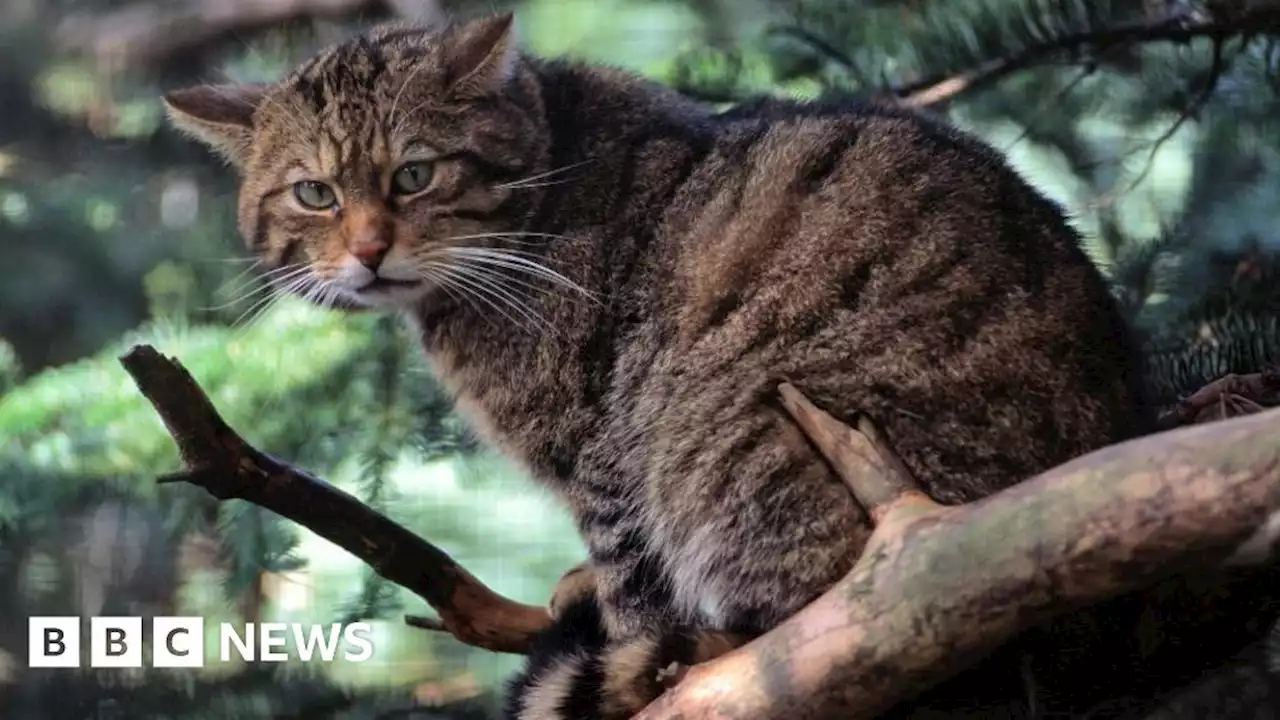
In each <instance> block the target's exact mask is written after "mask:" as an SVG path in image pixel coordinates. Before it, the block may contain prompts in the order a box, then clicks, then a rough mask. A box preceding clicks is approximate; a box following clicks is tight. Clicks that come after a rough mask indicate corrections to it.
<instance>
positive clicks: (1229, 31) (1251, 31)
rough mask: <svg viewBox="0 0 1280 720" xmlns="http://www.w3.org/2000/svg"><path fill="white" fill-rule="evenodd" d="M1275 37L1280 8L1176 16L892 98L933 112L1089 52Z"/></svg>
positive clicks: (1066, 38)
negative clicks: (1208, 16)
mask: <svg viewBox="0 0 1280 720" xmlns="http://www.w3.org/2000/svg"><path fill="white" fill-rule="evenodd" d="M1275 33H1280V9H1277V8H1274V7H1262V8H1257V9H1254V10H1250V11H1247V12H1242V13H1240V14H1239V15H1236V16H1233V17H1230V18H1225V19H1206V18H1202V17H1199V16H1192V15H1175V16H1172V17H1169V18H1165V19H1163V20H1160V21H1159V22H1135V23H1128V24H1123V25H1115V26H1112V27H1107V28H1102V29H1095V30H1086V31H1082V32H1077V33H1069V34H1066V35H1061V36H1059V37H1055V38H1050V39H1048V40H1045V41H1044V42H1040V43H1036V44H1034V45H1031V46H1029V47H1027V48H1025V49H1023V50H1022V51H1020V52H1017V53H1014V54H1013V55H1010V56H1008V57H1001V58H996V59H994V60H990V61H988V62H985V63H982V64H981V65H979V66H978V67H976V68H971V69H968V70H965V71H963V72H959V73H947V74H944V75H933V76H929V77H926V78H922V79H920V80H917V81H915V82H912V83H908V84H905V85H901V86H898V87H896V88H892V89H891V92H892V93H893V94H894V95H896V96H897V97H898V98H899V102H900V103H902V104H904V105H907V106H909V107H927V106H930V105H937V104H939V103H943V102H947V101H950V100H954V99H955V98H957V97H959V96H960V95H963V94H965V93H969V92H973V91H975V90H979V89H982V88H985V87H989V86H991V85H994V84H995V83H997V82H999V81H1000V80H1002V79H1004V78H1005V77H1008V76H1009V75H1012V74H1014V73H1016V72H1019V71H1021V70H1026V69H1028V68H1031V67H1034V66H1037V65H1043V64H1045V63H1048V62H1051V61H1054V60H1056V59H1058V58H1061V57H1064V56H1066V57H1079V56H1080V55H1082V54H1084V53H1085V51H1089V52H1090V54H1091V55H1092V56H1094V57H1097V56H1099V55H1102V54H1104V53H1106V52H1107V51H1109V50H1113V49H1115V48H1118V47H1125V46H1130V45H1137V44H1144V43H1156V42H1167V43H1187V42H1191V41H1192V40H1197V39H1202V38H1208V39H1212V40H1215V41H1218V42H1222V41H1223V40H1225V39H1226V38H1229V37H1233V36H1237V35H1265V34H1275Z"/></svg>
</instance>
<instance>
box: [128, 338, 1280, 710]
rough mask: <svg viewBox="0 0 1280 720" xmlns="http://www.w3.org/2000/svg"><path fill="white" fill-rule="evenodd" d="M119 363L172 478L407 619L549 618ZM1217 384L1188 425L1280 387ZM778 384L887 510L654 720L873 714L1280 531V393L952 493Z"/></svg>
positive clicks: (489, 636)
mask: <svg viewBox="0 0 1280 720" xmlns="http://www.w3.org/2000/svg"><path fill="white" fill-rule="evenodd" d="M121 362H122V364H123V365H124V366H125V368H126V370H128V371H129V373H130V374H131V375H132V376H133V378H134V380H135V381H136V382H137V384H138V387H139V388H140V389H141V390H142V392H143V393H144V395H146V397H147V398H148V400H150V401H151V403H152V404H153V405H154V406H155V407H156V410H157V412H159V414H160V416H161V418H162V419H163V420H164V422H165V425H166V427H167V428H168V430H169V432H170V434H171V435H173V437H174V440H175V442H176V443H177V445H178V449H179V451H180V454H181V456H182V458H183V461H184V463H185V465H186V466H187V469H186V470H185V471H184V472H182V473H177V474H174V475H170V476H166V479H167V480H169V481H174V480H182V481H186V482H192V483H195V484H198V485H200V486H201V487H204V488H206V489H207V490H208V491H209V492H210V493H212V494H213V495H215V496H216V497H219V498H224V499H225V498H240V499H244V500H247V501H249V502H253V503H256V504H258V505H260V506H262V507H265V508H267V509H270V510H273V511H275V512H277V513H279V514H281V515H283V516H284V517H287V518H289V519H291V520H293V521H295V522H298V523H299V524H301V525H304V526H306V527H308V528H310V529H312V530H314V531H315V532H317V533H319V534H320V535H322V536H324V537H326V538H328V539H329V540H331V541H333V542H335V543H336V544H338V545H340V546H341V547H343V548H345V549H347V550H348V551H350V552H352V553H353V554H355V555H356V556H357V557H359V558H361V559H362V560H364V561H365V562H366V563H368V564H369V565H370V566H372V567H373V568H374V569H375V570H376V571H377V572H378V573H379V574H381V575H382V576H383V577H385V578H387V579H388V580H391V581H392V582H396V583H398V584H400V585H402V586H404V587H406V588H409V589H410V590H412V591H414V592H416V593H418V594H419V595H420V596H422V597H423V598H424V599H426V600H427V602H428V603H430V604H431V605H432V606H433V607H434V608H436V610H437V611H438V612H439V614H440V616H441V620H440V621H435V620H430V619H422V618H409V619H408V621H409V622H410V624H413V625H416V626H419V627H426V628H430V629H443V630H445V631H447V632H450V633H451V634H453V635H454V637H456V638H458V639H459V640H460V641H462V642H464V643H467V644H470V645H475V646H478V647H483V648H487V649H491V650H498V651H507V652H526V651H527V649H528V647H529V645H530V641H531V639H532V637H533V636H534V635H535V634H536V633H537V632H539V631H540V630H542V629H544V628H546V627H547V626H548V625H549V623H550V618H549V614H548V613H547V611H546V610H544V609H542V608H539V607H532V606H528V605H523V604H520V603H516V602H514V601H511V600H508V599H506V598H503V597H501V596H498V595H497V594H496V593H494V592H493V591H492V590H490V589H489V588H487V587H486V586H484V585H483V584H482V583H481V582H480V581H479V580H477V579H476V578H475V577H473V576H472V575H470V574H469V573H467V572H466V570H464V569H463V568H461V567H460V566H458V565H457V563H455V562H454V561H453V560H452V559H451V558H449V557H448V556H447V555H446V554H445V553H443V552H442V551H440V550H439V549H437V548H436V547H434V546H432V545H431V544H430V543H427V542H426V541H424V540H422V539H420V538H418V537H417V536H415V535H414V534H413V533H411V532H409V531H408V530H406V529H404V528H402V527H401V526H399V525H396V524H395V523H394V522H392V521H391V520H389V519H388V518H386V517H385V516H382V515H380V514H378V513H377V512H375V511H373V510H371V509H369V508H367V507H365V506H363V505H362V504H361V503H360V502H359V501H358V500H356V499H355V498H354V497H352V496H350V495H348V494H346V493H344V492H342V491H340V490H338V489H336V488H334V487H333V486H331V485H329V484H328V483H325V482H324V481H322V480H320V479H318V478H315V477H313V476H311V475H309V474H307V473H305V472H303V471H301V470H298V469H296V468H292V467H290V466H288V465H287V464H285V463H282V462H280V461H278V460H276V459H274V458H272V457H270V456H268V455H266V454H265V453H262V452H260V451H258V450H256V449H254V448H253V447H251V446H250V445H249V444H248V443H247V442H245V441H244V440H243V439H242V438H241V437H240V436H238V435H237V434H236V433H235V432H234V431H233V430H231V428H230V427H229V426H228V425H227V424H226V423H225V421H223V420H222V418H221V417H220V416H219V415H218V413H217V411H216V410H215V409H214V407H213V405H212V403H211V402H210V401H209V399H208V397H207V396H206V395H205V394H204V393H203V392H202V391H201V390H200V388H199V387H198V386H197V385H196V383H195V381H194V380H193V379H192V378H191V376H190V375H189V374H188V373H187V372H186V371H185V370H184V369H183V368H182V366H181V365H180V364H178V363H177V362H176V361H174V360H172V359H169V358H165V357H163V356H161V355H160V354H159V353H157V352H156V351H155V349H154V348H151V347H150V346H145V345H144V346H138V347H135V348H133V349H132V350H131V351H130V352H129V353H127V354H126V355H124V356H123V357H122V358H121ZM1267 377H1268V378H1270V376H1267ZM1215 387H1216V389H1215V390H1212V391H1211V390H1209V389H1208V388H1206V391H1203V392H1201V393H1197V394H1196V395H1194V396H1192V397H1191V398H1189V399H1188V400H1187V402H1186V406H1187V408H1188V412H1189V413H1191V414H1190V415H1188V418H1189V421H1190V422H1194V421H1195V419H1196V418H1198V417H1199V414H1197V412H1196V411H1197V410H1198V411H1204V410H1206V409H1208V408H1211V407H1213V406H1214V405H1215V404H1218V405H1221V404H1222V403H1223V402H1225V400H1224V398H1226V397H1228V396H1234V394H1235V393H1246V394H1248V393H1253V392H1254V391H1258V392H1264V391H1269V390H1270V389H1272V387H1271V384H1270V382H1263V381H1262V380H1261V379H1255V378H1253V377H1252V376H1246V377H1244V378H1239V379H1236V380H1233V381H1224V382H1220V383H1218V384H1216V386H1215ZM780 393H781V395H782V399H783V404H784V407H786V409H787V410H788V412H789V413H791V414H792V416H793V418H794V419H795V420H796V422H797V424H798V425H799V426H800V427H801V428H802V429H803V431H804V432H805V433H806V435H807V436H808V437H810V439H811V440H812V441H813V442H814V444H815V446H817V447H818V448H819V450H820V451H821V452H822V454H823V455H824V457H826V458H827V459H828V461H829V462H830V463H831V464H832V466H833V467H834V468H835V469H836V470H837V472H838V473H839V475H840V476H841V477H842V478H843V479H844V480H845V482H846V483H847V484H848V485H849V486H850V488H851V489H852V491H853V492H854V494H855V495H856V496H857V497H858V498H859V500H860V502H862V503H865V504H866V505H867V507H868V508H869V509H870V510H871V516H872V518H873V523H874V525H875V531H874V533H873V534H872V537H871V539H870V541H869V542H868V544H867V547H866V548H865V549H864V550H863V553H862V555H861V558H860V559H859V561H858V562H857V564H856V565H855V567H854V568H853V570H852V571H851V572H850V573H849V575H848V576H846V577H845V578H844V579H843V580H842V581H841V582H839V583H837V584H836V586H834V587H833V588H832V589H831V590H830V591H828V592H827V593H825V594H824V595H823V596H821V597H820V598H818V599H817V600H816V601H814V602H813V603H812V604H810V605H809V606H808V607H806V608H805V609H804V610H801V611H800V612H799V613H797V614H796V615H795V616H793V617H792V618H790V619H789V620H787V621H786V622H784V623H782V624H781V625H779V626H778V627H776V628H774V629H773V630H772V631H770V632H768V633H767V634H765V635H764V636H762V637H760V638H757V639H756V640H754V641H752V642H750V643H748V644H746V645H743V646H741V647H737V649H734V650H731V651H728V652H725V653H724V654H723V655H721V656H720V657H718V658H716V659H714V660H711V661H709V662H705V663H702V664H699V665H695V666H694V667H692V668H690V669H688V670H687V671H685V670H683V669H681V672H680V676H681V680H680V682H679V683H678V684H676V685H675V687H674V688H672V689H670V690H668V691H667V692H666V693H665V694H664V695H663V696H662V697H660V698H659V699H658V700H657V701H656V702H654V703H653V704H652V705H650V707H649V708H647V709H646V710H645V711H644V712H642V713H641V714H640V715H639V716H637V717H638V718H640V719H641V720H645V719H648V720H653V719H654V718H676V717H680V718H688V717H699V718H716V719H727V718H750V719H751V720H770V719H771V718H784V717H785V718H788V719H790V718H792V717H810V716H816V715H822V716H826V715H827V714H831V713H838V714H839V715H840V717H847V718H870V717H874V716H875V715H877V714H878V713H880V712H883V711H884V710H886V709H889V708H890V707H892V706H894V705H895V704H898V703H900V702H902V701H904V700H908V699H911V698H913V697H915V696H917V695H919V694H921V693H923V692H925V691H927V690H928V689H929V688H930V687H932V686H934V685H936V684H937V683H939V682H942V681H943V680H945V679H946V678H948V677H950V676H952V675H954V674H955V673H957V672H959V671H960V670H963V669H964V668H965V667H966V666H967V665H968V664H969V663H971V662H972V661H973V660H974V659H975V658H980V657H982V656H983V655H984V654H985V653H987V652H989V651H992V650H994V649H995V648H996V647H998V646H1000V645H1001V644H1003V643H1004V642H1005V641H1007V640H1009V639H1010V638H1012V637H1013V636H1014V635H1015V634H1017V633H1018V632H1020V631H1022V630H1025V629H1027V628H1029V627H1031V626H1033V625H1035V624H1038V623H1040V622H1043V621H1045V620H1048V619H1050V618H1051V617H1052V616H1054V615H1057V614H1060V613H1063V612H1067V611H1070V610H1073V609H1077V608H1081V607H1085V606H1088V605H1091V604H1095V603H1098V602H1101V601H1103V600H1106V599H1109V598H1112V597H1115V596H1117V595H1121V594H1124V593H1127V592H1130V591H1133V590H1138V589H1141V588H1144V587H1149V586H1151V585H1152V584H1153V583H1155V582H1156V581H1158V580H1160V579H1162V578H1165V577H1168V576H1171V575H1172V574H1174V573H1175V572H1177V571H1179V570H1181V569H1185V568H1188V567H1190V566H1192V565H1193V564H1202V565H1204V566H1211V567H1220V566H1223V565H1225V564H1227V563H1228V562H1254V563H1256V562H1268V561H1269V557H1270V552H1269V550H1270V548H1271V547H1272V546H1273V545H1274V541H1275V537H1274V536H1275V535H1276V533H1277V531H1280V527H1274V528H1272V527H1270V526H1268V525H1267V521H1268V518H1269V517H1270V516H1272V515H1273V514H1274V513H1277V511H1280V443H1277V442H1276V438H1277V437H1278V436H1280V409H1275V410H1270V411H1265V412H1258V413H1254V414H1251V415H1246V416H1244V417H1238V418H1234V419H1229V420H1222V421H1219V422H1214V423H1208V424H1196V425H1192V426H1190V427H1184V428H1180V429H1176V430H1172V431H1169V432H1164V433H1161V434H1158V435H1152V436H1148V437H1145V438H1142V439H1139V440H1134V441H1131V442H1128V443H1123V444H1120V445H1116V446H1112V447H1109V448H1105V449H1102V450H1099V451H1097V452H1094V453H1091V454H1089V455H1086V456H1084V457H1082V458H1080V459H1078V460H1075V461H1073V462H1070V463H1067V464H1065V465H1062V466H1060V467H1058V468H1055V469H1053V470H1051V471H1049V472H1046V473H1044V474H1042V475H1040V476H1038V477H1036V478H1033V479H1031V480H1028V481H1026V482H1024V483H1022V484H1020V485H1017V486H1015V487H1013V488H1010V489H1008V490H1005V491H1003V492H1001V493H998V494H996V495H993V496H991V497H989V498H987V499H985V500H982V501H980V502H975V503H972V504H968V505H961V506H943V505H939V504H937V503H935V502H933V501H932V500H930V499H929V498H928V497H927V496H925V495H923V494H922V493H920V492H919V491H918V490H917V489H916V484H915V482H914V481H913V480H912V478H911V477H910V474H909V473H908V472H907V470H906V468H905V466H904V465H903V464H902V462H901V460H900V459H898V457H897V455H896V454H895V453H894V452H893V449H892V447H891V446H890V445H889V442H888V441H887V439H886V438H885V437H884V436H883V435H882V434H881V433H880V432H879V430H878V429H877V428H876V427H875V425H874V424H872V423H871V422H870V420H869V419H866V418H859V420H858V422H857V423H856V425H857V426H858V429H857V430H854V429H853V428H850V427H848V426H846V425H844V424H842V423H840V422H839V421H837V420H836V419H835V418H833V417H832V416H831V415H829V414H827V413H825V412H823V411H822V410H820V409H818V408H817V407H815V406H814V405H813V404H812V403H810V402H809V401H808V400H807V399H806V398H805V397H804V396H803V395H802V394H801V393H800V392H799V391H798V390H797V389H796V388H794V387H792V386H791V385H789V384H784V385H782V386H781V387H780ZM1215 393H1216V394H1215ZM1264 394H1265V393H1264ZM1224 412H1225V406H1224ZM1267 530H1270V531H1271V532H1270V533H1268V532H1267ZM1261 546H1265V547H1261ZM1242 548H1243V549H1245V550H1247V551H1248V552H1246V553H1245V554H1244V555H1240V553H1239V550H1241V549H1242ZM1245 555H1247V556H1248V557H1249V558H1253V559H1252V560H1250V559H1248V558H1245V559H1243V560H1241V558H1244V557H1245ZM725 649H726V650H728V648H727V647H726V648H725Z"/></svg>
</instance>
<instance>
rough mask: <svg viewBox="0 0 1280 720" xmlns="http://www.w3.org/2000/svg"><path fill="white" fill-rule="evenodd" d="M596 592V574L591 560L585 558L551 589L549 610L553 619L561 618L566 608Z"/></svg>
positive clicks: (590, 596) (591, 596)
mask: <svg viewBox="0 0 1280 720" xmlns="http://www.w3.org/2000/svg"><path fill="white" fill-rule="evenodd" d="M595 594H596V574H595V571H594V570H593V569H592V567H591V561H589V560H584V561H583V562H580V563H578V564H577V565H574V566H573V567H572V568H570V569H569V571H568V572H566V573H565V574H563V575H561V576H560V580H558V581H557V582H556V586H555V589H554V590H552V591H551V600H550V601H549V602H548V603H547V610H548V611H550V612H551V617H552V619H554V620H559V619H560V617H561V616H562V615H563V614H564V610H565V608H568V607H571V606H573V605H575V604H577V603H579V602H582V601H584V600H587V599H588V598H593V597H594V596H595Z"/></svg>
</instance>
